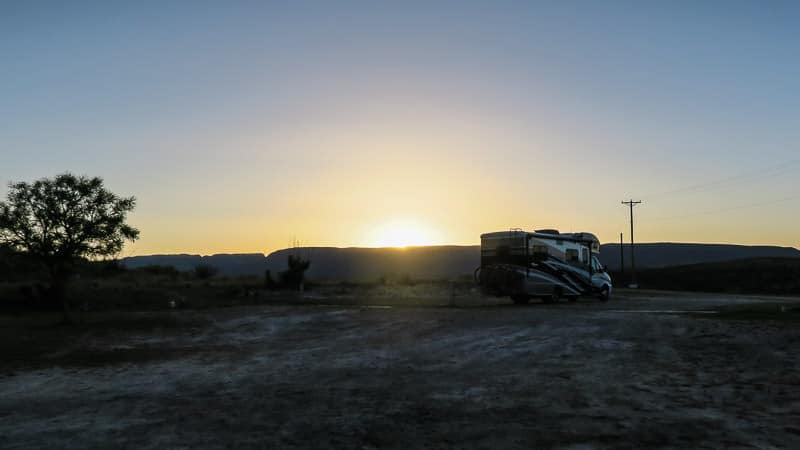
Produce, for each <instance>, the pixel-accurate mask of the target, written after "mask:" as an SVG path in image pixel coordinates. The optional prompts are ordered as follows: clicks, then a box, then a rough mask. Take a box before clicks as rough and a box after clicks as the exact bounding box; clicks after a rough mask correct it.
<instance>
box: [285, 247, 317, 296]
mask: <svg viewBox="0 0 800 450" xmlns="http://www.w3.org/2000/svg"><path fill="white" fill-rule="evenodd" d="M288 263H289V268H288V269H287V270H286V271H284V272H281V284H283V285H284V286H285V287H288V288H291V289H299V288H300V285H301V284H302V283H303V279H304V278H305V273H306V270H308V268H309V266H311V260H309V259H303V258H302V257H300V256H297V255H292V254H290V255H289V260H288Z"/></svg>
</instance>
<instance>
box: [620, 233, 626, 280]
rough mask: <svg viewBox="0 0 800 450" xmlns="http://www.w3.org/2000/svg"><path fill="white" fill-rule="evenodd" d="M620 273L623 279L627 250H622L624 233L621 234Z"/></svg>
mask: <svg viewBox="0 0 800 450" xmlns="http://www.w3.org/2000/svg"><path fill="white" fill-rule="evenodd" d="M619 272H620V274H622V276H623V277H624V276H625V250H624V249H623V248H622V233H620V234H619ZM624 279H625V278H623V280H624Z"/></svg>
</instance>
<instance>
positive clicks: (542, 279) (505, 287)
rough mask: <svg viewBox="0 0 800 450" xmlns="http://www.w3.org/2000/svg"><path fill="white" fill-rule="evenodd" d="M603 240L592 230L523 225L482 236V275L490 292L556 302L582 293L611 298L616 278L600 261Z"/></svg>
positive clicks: (517, 300)
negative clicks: (529, 228) (566, 230)
mask: <svg viewBox="0 0 800 450" xmlns="http://www.w3.org/2000/svg"><path fill="white" fill-rule="evenodd" d="M599 257H600V241H599V240H598V239H597V237H596V236H595V235H593V234H591V233H559V232H558V230H550V229H546V230H536V231H533V232H529V231H523V230H520V229H511V230H509V231H498V232H493V233H485V234H482V235H481V266H480V267H479V268H478V269H477V270H476V279H477V281H478V282H479V283H480V285H481V288H482V290H483V291H484V292H485V293H488V294H492V295H497V296H509V297H511V299H512V300H513V301H514V302H515V303H527V302H528V301H529V300H530V299H531V298H537V297H538V298H541V299H542V300H544V301H545V302H555V301H558V300H559V299H561V298H566V299H568V300H570V301H574V300H577V299H578V297H580V296H588V295H591V296H596V297H598V298H599V299H600V300H602V301H607V300H608V299H609V298H610V297H611V290H612V284H611V277H610V276H609V275H608V272H607V270H606V267H605V266H603V265H602V264H601V263H600V259H599Z"/></svg>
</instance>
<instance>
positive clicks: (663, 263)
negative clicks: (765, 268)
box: [600, 242, 800, 270]
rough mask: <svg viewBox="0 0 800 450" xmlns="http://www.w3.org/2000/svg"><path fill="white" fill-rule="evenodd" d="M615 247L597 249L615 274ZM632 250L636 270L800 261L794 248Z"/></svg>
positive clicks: (656, 246)
mask: <svg viewBox="0 0 800 450" xmlns="http://www.w3.org/2000/svg"><path fill="white" fill-rule="evenodd" d="M619 247H620V245H619V244H603V245H602V246H601V247H600V260H601V261H603V264H605V265H607V266H608V267H609V268H610V269H611V270H618V269H619V267H620V266H619V262H620V252H619V250H620V249H619ZM634 248H635V252H636V254H635V255H634V256H635V259H636V267H637V268H658V267H670V266H680V265H687V264H701V263H711V262H721V261H733V260H737V259H748V258H800V250H798V249H796V248H793V247H776V246H769V245H754V246H749V245H732V244H682V243H675V242H658V243H645V244H636V245H635V246H634ZM622 250H623V252H624V258H625V267H630V264H631V246H630V244H624V245H623V247H622Z"/></svg>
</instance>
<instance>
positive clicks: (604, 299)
mask: <svg viewBox="0 0 800 450" xmlns="http://www.w3.org/2000/svg"><path fill="white" fill-rule="evenodd" d="M609 297H610V295H609V292H608V286H603V288H602V289H600V301H601V302H607V301H608V299H609Z"/></svg>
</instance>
